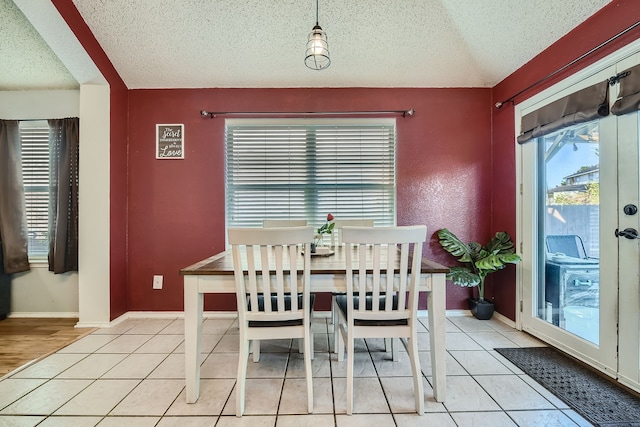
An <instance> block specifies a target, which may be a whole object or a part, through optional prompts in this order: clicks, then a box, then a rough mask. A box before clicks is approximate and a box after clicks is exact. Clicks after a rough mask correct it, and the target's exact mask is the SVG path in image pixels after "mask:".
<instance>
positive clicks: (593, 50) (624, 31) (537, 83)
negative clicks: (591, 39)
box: [495, 21, 640, 109]
mask: <svg viewBox="0 0 640 427" xmlns="http://www.w3.org/2000/svg"><path fill="white" fill-rule="evenodd" d="M638 25H640V21H638V22H636V23H635V24H633V25H631V26H630V27H628V28H626V29H625V30H622V31H620V32H619V33H618V34H616V35H615V36H613V37H611V38H610V39H609V40H607V41H604V42H602V43H600V44H599V45H598V46H596V47H594V48H593V49H591V50H590V51H588V52H587V53H584V54H582V55H580V56H579V57H577V58H576V59H574V60H573V61H571V62H569V63H568V64H566V65H564V66H562V67H560V68H558V69H557V70H556V71H554V72H553V73H551V74H549V75H546V76H544V77H543V78H541V79H540V80H538V81H537V82H535V83H533V84H530V85H529V86H527V87H526V88H524V89H522V90H521V91H520V92H518V93H516V94H515V95H511V96H510V97H509V98H507V99H505V100H504V101H501V102H496V104H495V107H496V108H498V109H499V108H501V107H502V106H503V105H504V104H505V103H507V102H513V100H514V99H516V98H517V97H518V96H520V95H522V94H523V93H525V92H526V91H528V90H530V89H532V88H534V87H536V86H538V85H539V84H541V83H543V82H545V81H547V80H549V79H550V78H551V77H553V76H555V75H556V74H558V73H561V72H563V71H564V70H566V69H567V68H569V67H570V66H572V65H573V64H575V63H576V62H578V61H581V60H583V59H584V58H586V57H587V56H589V55H591V54H593V53H595V52H597V51H598V50H600V49H602V48H603V47H605V46H606V45H608V44H609V43H611V42H612V41H614V40H616V39H618V38H620V37H622V36H623V35H625V34H626V33H628V32H629V31H631V30H633V29H634V28H636V27H637V26H638Z"/></svg>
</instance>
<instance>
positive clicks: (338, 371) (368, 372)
mask: <svg viewBox="0 0 640 427" xmlns="http://www.w3.org/2000/svg"><path fill="white" fill-rule="evenodd" d="M347 363H348V361H347V355H346V353H345V356H344V360H343V361H342V362H338V357H337V355H336V354H333V355H332V356H331V374H332V375H333V377H334V378H341V377H346V376H347ZM353 376H354V377H376V376H377V374H376V370H375V368H374V366H373V361H372V360H371V356H370V355H369V353H367V352H356V353H355V356H354V362H353Z"/></svg>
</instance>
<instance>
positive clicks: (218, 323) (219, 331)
mask: <svg viewBox="0 0 640 427" xmlns="http://www.w3.org/2000/svg"><path fill="white" fill-rule="evenodd" d="M235 321H236V319H205V320H204V322H202V333H203V334H211V335H224V334H225V333H227V331H228V330H229V328H230V327H231V325H233V324H234V322H235ZM236 328H237V324H236Z"/></svg>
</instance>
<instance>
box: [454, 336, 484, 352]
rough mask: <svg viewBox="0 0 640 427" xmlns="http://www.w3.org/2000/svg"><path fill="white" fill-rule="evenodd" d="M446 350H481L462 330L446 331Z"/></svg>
mask: <svg viewBox="0 0 640 427" xmlns="http://www.w3.org/2000/svg"><path fill="white" fill-rule="evenodd" d="M445 346H446V348H447V350H449V351H452V350H483V348H482V346H481V345H480V344H478V343H477V342H475V341H474V340H473V339H472V338H471V337H470V336H469V335H467V334H465V333H462V332H447V334H446V337H445Z"/></svg>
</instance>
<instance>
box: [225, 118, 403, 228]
mask: <svg viewBox="0 0 640 427" xmlns="http://www.w3.org/2000/svg"><path fill="white" fill-rule="evenodd" d="M395 127H396V124H395V119H227V120H226V122H225V133H226V135H225V144H226V145H225V153H226V159H225V166H226V170H225V185H226V225H227V227H261V226H262V221H263V220H264V219H306V220H307V221H308V223H309V225H313V226H318V225H320V224H323V223H324V222H325V220H326V217H327V214H328V213H331V214H332V215H333V216H334V217H335V218H340V219H349V218H368V219H373V220H374V224H375V225H376V226H385V225H386V226H391V225H395V223H396V179H395V158H396V155H395V153H396V132H395Z"/></svg>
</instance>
